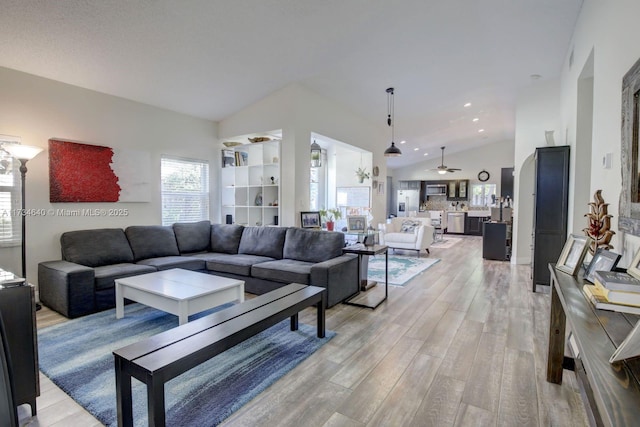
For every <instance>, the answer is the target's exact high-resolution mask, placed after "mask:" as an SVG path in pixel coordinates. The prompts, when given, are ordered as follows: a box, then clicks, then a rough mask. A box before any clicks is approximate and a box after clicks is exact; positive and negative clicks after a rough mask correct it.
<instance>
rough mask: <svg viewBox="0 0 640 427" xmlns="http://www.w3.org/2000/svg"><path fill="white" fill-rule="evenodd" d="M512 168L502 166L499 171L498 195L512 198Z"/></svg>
mask: <svg viewBox="0 0 640 427" xmlns="http://www.w3.org/2000/svg"><path fill="white" fill-rule="evenodd" d="M513 170H514V169H513V168H502V170H501V173H500V196H501V197H503V198H505V199H506V198H507V197H509V198H510V199H512V200H513Z"/></svg>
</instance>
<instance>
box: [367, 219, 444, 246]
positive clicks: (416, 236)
mask: <svg viewBox="0 0 640 427" xmlns="http://www.w3.org/2000/svg"><path fill="white" fill-rule="evenodd" d="M378 228H379V229H380V243H381V244H383V245H387V246H389V247H390V248H392V249H406V250H411V251H417V253H418V256H420V251H422V250H425V251H426V252H427V253H429V245H431V243H433V235H434V231H435V228H434V227H433V226H432V225H431V219H430V218H422V217H408V218H407V217H404V218H392V219H391V221H390V222H389V223H388V224H380V225H379V226H378Z"/></svg>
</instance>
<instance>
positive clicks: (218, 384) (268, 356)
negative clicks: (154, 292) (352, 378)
mask: <svg viewBox="0 0 640 427" xmlns="http://www.w3.org/2000/svg"><path fill="white" fill-rule="evenodd" d="M227 306H228V305H227ZM224 307H225V306H222V307H218V308H216V309H213V310H210V311H208V312H204V313H200V314H198V315H194V316H190V317H189V319H190V320H193V319H196V318H198V317H202V316H204V315H207V314H210V313H212V312H214V311H218V310H220V309H222V308H224ZM176 326H178V318H177V317H176V316H173V315H170V314H167V313H164V312H162V311H159V310H156V309H153V308H150V307H146V306H143V305H140V304H130V305H127V306H126V307H125V317H124V318H122V319H116V316H115V309H113V310H108V311H104V312H101V313H96V314H92V315H89V316H85V317H82V318H79V319H74V320H70V321H68V322H65V323H61V324H58V325H54V326H51V327H48V328H44V329H42V330H39V331H38V349H39V352H40V353H39V358H40V370H41V371H42V372H43V373H44V374H45V375H46V376H47V377H49V378H51V380H52V381H53V382H54V383H55V384H57V385H58V387H60V388H61V389H62V390H64V391H65V392H66V393H67V394H69V395H70V396H71V397H72V398H73V399H74V400H75V401H76V402H78V403H79V404H80V405H82V406H83V407H84V408H85V409H86V410H87V411H89V412H90V413H91V414H93V415H94V416H95V417H96V418H97V419H98V420H100V421H101V422H102V423H103V424H105V425H107V426H115V425H117V413H116V388H115V376H114V361H113V355H112V352H113V350H116V349H118V348H120V347H124V346H125V345H128V344H131V343H134V342H136V341H139V340H140V339H142V338H144V337H148V336H151V335H155V334H157V333H159V332H162V331H165V330H167V329H170V328H174V327H176ZM326 335H327V337H326V338H324V339H320V338H317V337H316V327H315V325H313V326H310V325H305V324H303V323H300V330H298V331H290V330H289V320H288V319H287V320H285V321H283V322H281V323H279V324H277V325H275V326H273V327H271V328H269V329H267V330H266V331H263V332H262V333H260V334H258V335H256V336H254V337H252V338H250V339H248V340H246V341H244V342H243V343H241V344H238V345H237V346H235V347H233V348H231V349H229V350H227V351H225V352H224V353H222V354H220V355H218V356H216V357H214V358H213V359H211V360H209V361H207V362H205V363H203V364H201V365H200V366H198V367H196V368H194V369H192V370H190V371H188V372H185V373H184V374H182V375H180V376H179V377H176V378H174V379H173V380H171V381H169V382H168V383H167V384H166V385H165V399H166V408H167V426H198V427H201V426H214V425H217V424H219V423H220V422H221V421H222V420H224V419H225V418H227V417H228V416H229V415H231V414H232V413H233V412H235V411H236V410H238V409H239V408H240V407H241V406H242V405H244V404H245V403H247V402H249V401H250V400H251V399H252V398H253V397H255V396H256V395H257V394H259V393H260V392H261V391H263V390H264V389H266V388H267V387H269V385H271V384H273V383H274V382H275V381H277V380H278V379H279V378H281V377H282V376H284V375H285V374H286V373H287V372H289V371H290V370H291V369H293V368H294V367H295V366H297V365H298V364H299V363H300V362H302V361H303V360H304V359H306V358H307V357H308V356H310V355H311V354H312V353H313V352H315V351H316V350H317V349H318V348H320V347H321V346H322V345H323V344H325V343H326V342H327V341H328V340H330V339H331V338H332V337H333V336H334V335H335V332H331V331H327V334H326ZM132 383H133V407H134V408H133V410H134V423H135V425H136V426H146V425H148V423H147V401H146V387H145V386H144V385H143V384H142V383H141V382H139V381H138V380H136V379H133V380H132Z"/></svg>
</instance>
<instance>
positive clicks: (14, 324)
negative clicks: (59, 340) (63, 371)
mask: <svg viewBox="0 0 640 427" xmlns="http://www.w3.org/2000/svg"><path fill="white" fill-rule="evenodd" d="M35 313H36V308H35V295H34V288H33V286H31V285H23V286H14V287H3V286H0V315H2V321H3V323H4V329H5V332H6V337H7V345H8V350H9V355H10V357H11V368H12V372H13V379H14V386H15V389H14V392H15V394H14V403H15V405H16V406H20V405H22V404H25V403H28V404H29V405H30V406H31V414H32V415H36V397H37V396H38V395H39V394H40V379H39V377H38V346H37V341H36V339H37V336H36V318H35V316H36V314H35Z"/></svg>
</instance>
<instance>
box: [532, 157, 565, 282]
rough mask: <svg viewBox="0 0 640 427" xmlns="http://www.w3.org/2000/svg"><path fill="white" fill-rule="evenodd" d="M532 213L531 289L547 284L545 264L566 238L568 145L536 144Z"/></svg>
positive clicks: (547, 269) (548, 274)
mask: <svg viewBox="0 0 640 427" xmlns="http://www.w3.org/2000/svg"><path fill="white" fill-rule="evenodd" d="M535 161H536V166H535V172H536V177H535V190H534V191H535V193H534V205H535V206H534V213H533V242H532V249H533V254H532V257H531V262H532V265H531V271H532V275H533V291H534V292H535V291H536V286H537V285H547V286H548V285H549V284H550V282H551V277H550V273H549V267H548V264H549V263H550V262H556V261H557V260H558V257H559V256H560V252H562V247H563V246H564V242H565V240H566V239H567V218H568V215H569V213H568V211H569V209H568V206H569V146H568V145H563V146H558V147H540V148H537V149H536V156H535Z"/></svg>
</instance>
